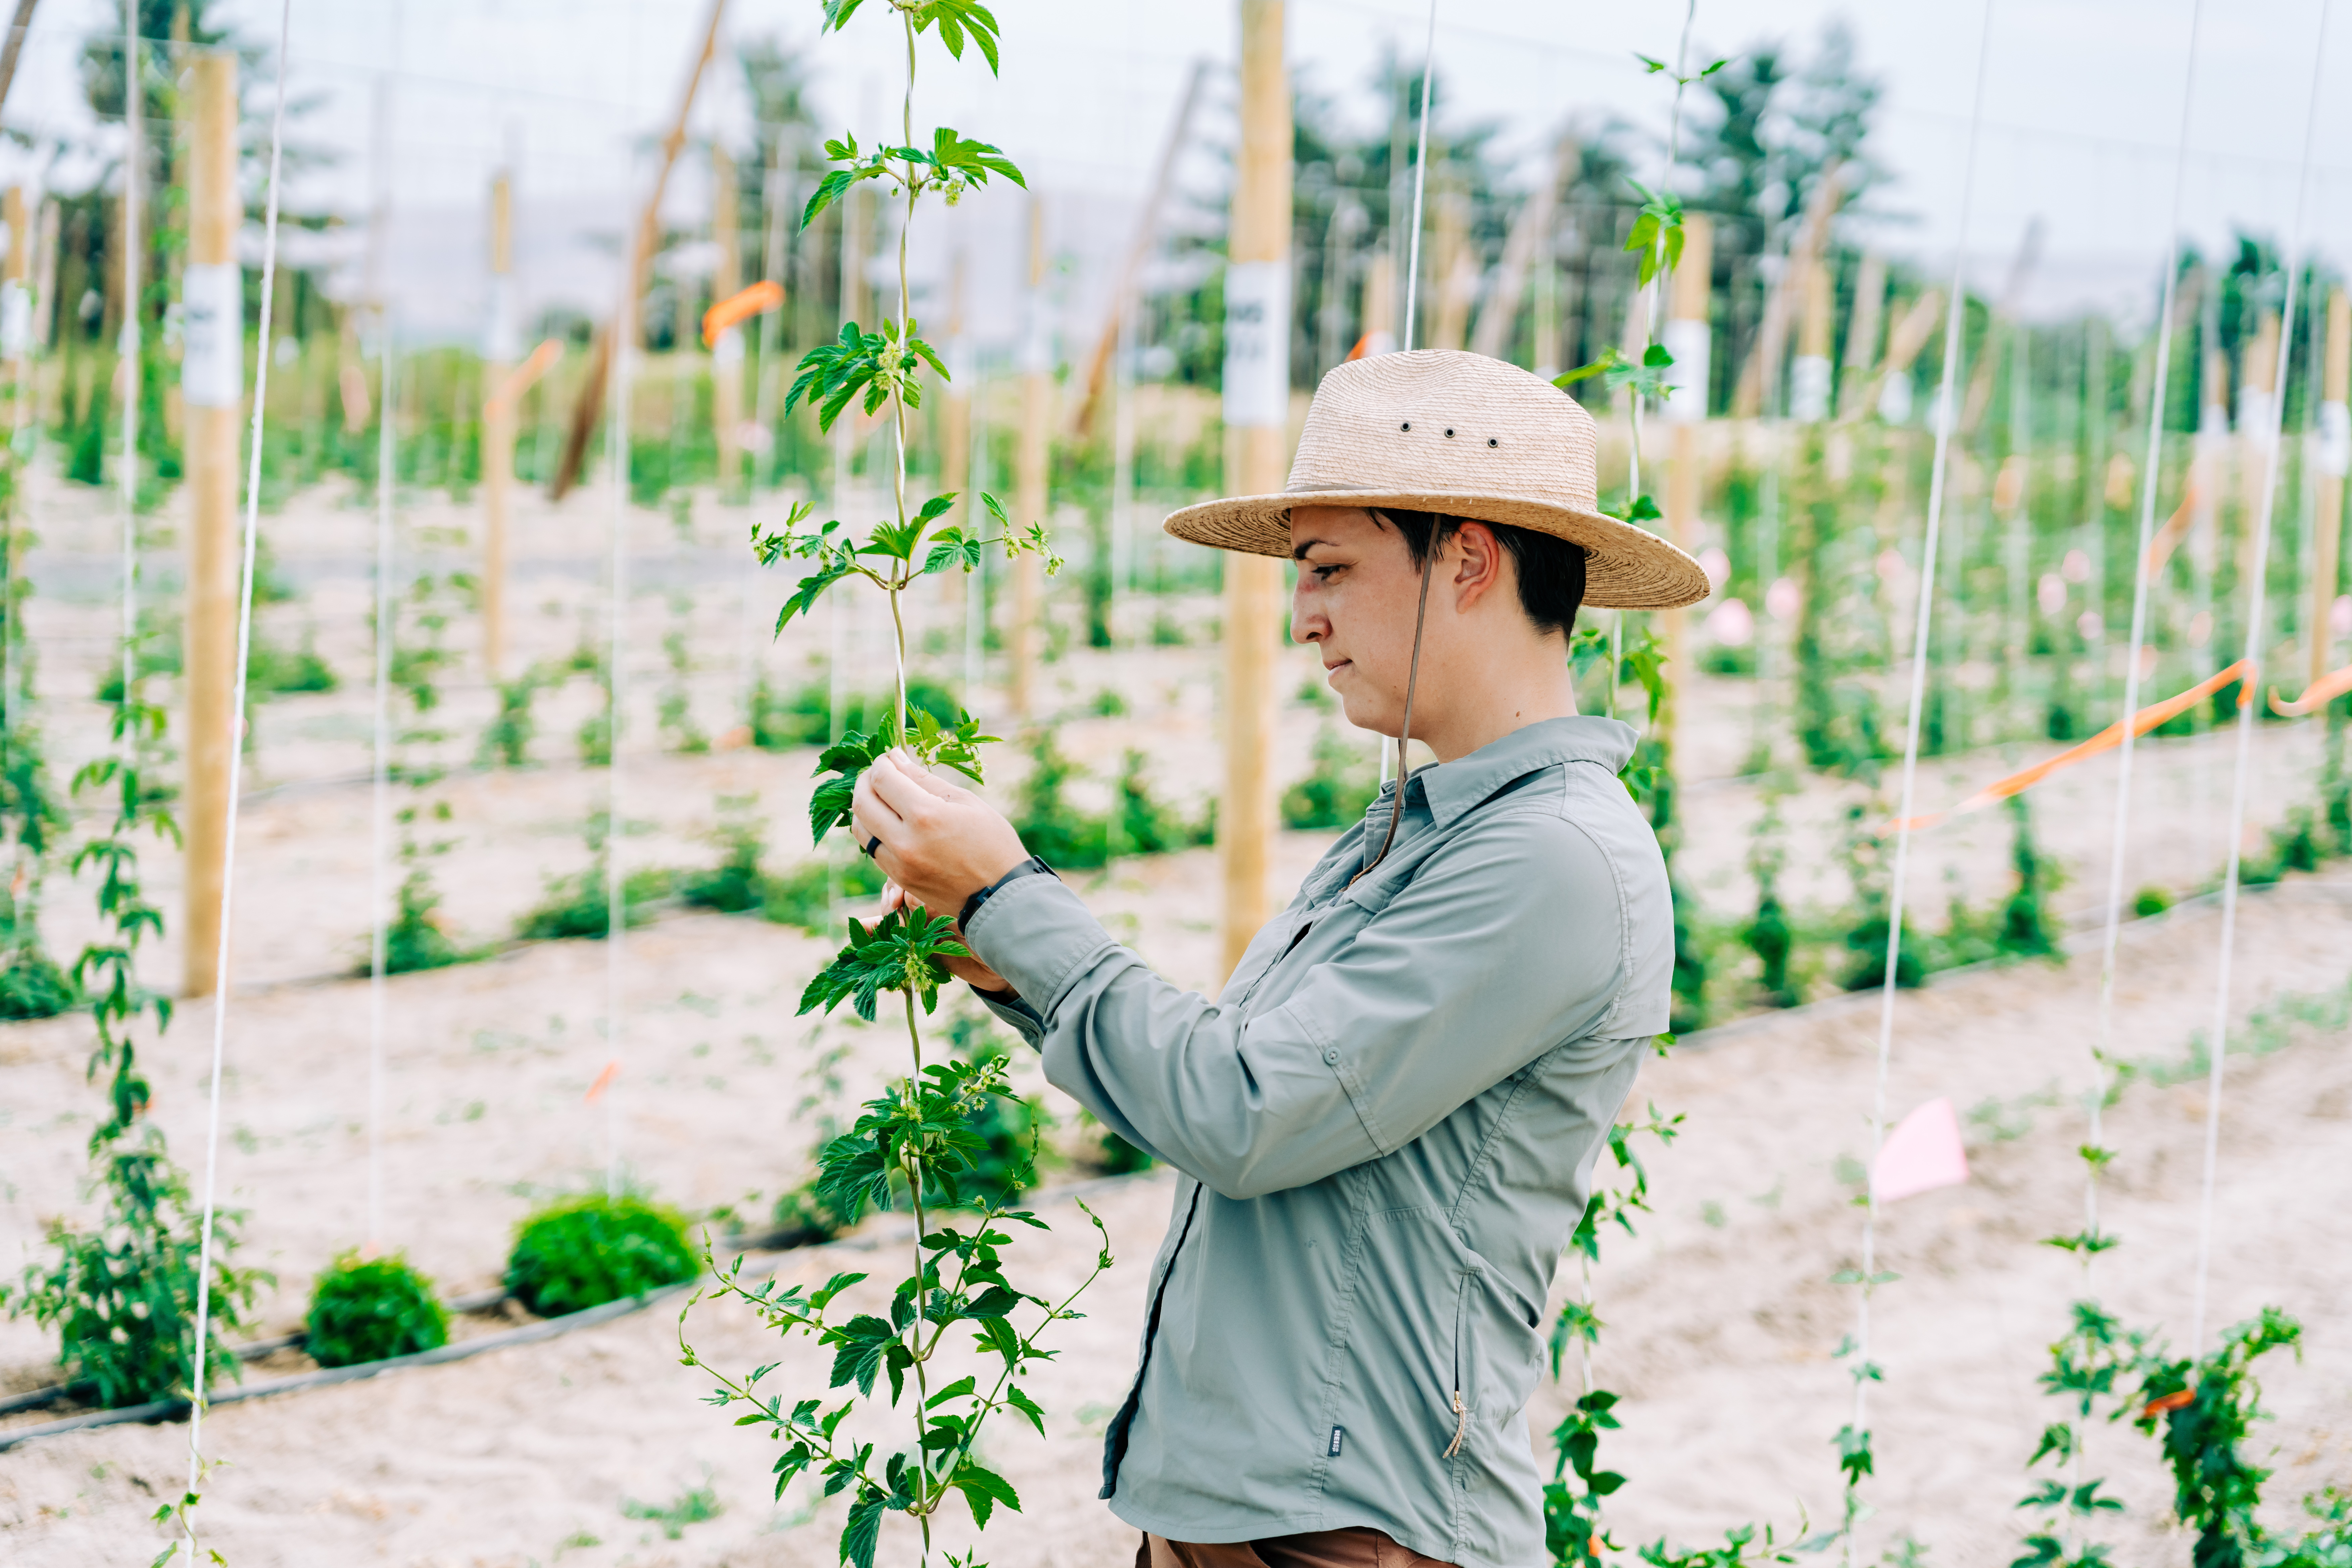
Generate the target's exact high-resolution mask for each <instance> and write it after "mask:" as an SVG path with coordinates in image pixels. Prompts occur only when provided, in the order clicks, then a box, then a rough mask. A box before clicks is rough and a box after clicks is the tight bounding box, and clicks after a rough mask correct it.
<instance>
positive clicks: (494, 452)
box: [482, 170, 521, 680]
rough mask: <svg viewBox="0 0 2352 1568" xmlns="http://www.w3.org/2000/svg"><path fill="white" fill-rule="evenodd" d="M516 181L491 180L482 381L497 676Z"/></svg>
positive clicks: (510, 455) (486, 599)
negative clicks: (485, 390) (485, 391)
mask: <svg viewBox="0 0 2352 1568" xmlns="http://www.w3.org/2000/svg"><path fill="white" fill-rule="evenodd" d="M514 312H515V305H514V183H513V181H512V180H511V179H510V178H509V176H508V175H507V174H506V173H505V172H504V171H503V170H502V171H500V172H499V174H498V175H497V176H496V177H494V178H493V179H492V180H491V181H490V320H489V325H488V332H487V333H486V341H485V342H484V344H483V359H484V362H485V363H484V365H483V373H482V383H483V384H484V386H485V387H487V388H488V391H489V393H490V395H489V396H488V398H486V399H485V400H484V403H483V408H482V666H483V668H485V669H487V670H488V672H489V677H490V679H492V680H496V679H499V677H500V676H501V675H503V674H504V673H505V672H506V651H507V615H506V604H507V519H508V511H509V506H510V505H511V502H512V492H513V489H514V444H515V414H516V410H515V406H514V400H513V399H512V398H509V397H508V396H505V395H503V394H504V389H505V386H506V381H507V376H508V375H509V373H510V372H511V371H512V369H513V367H514V359H515V353H516V351H517V350H518V349H519V348H520V346H521V345H520V343H519V342H517V341H516V331H515V313H514Z"/></svg>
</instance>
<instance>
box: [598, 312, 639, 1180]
mask: <svg viewBox="0 0 2352 1568" xmlns="http://www.w3.org/2000/svg"><path fill="white" fill-rule="evenodd" d="M635 310H636V301H635V294H634V291H633V290H632V292H631V293H630V296H629V298H628V300H626V302H625V304H624V306H623V312H622V315H621V317H620V318H619V320H618V321H617V322H616V330H615V331H614V334H613V358H612V363H611V365H610V367H609V374H610V375H611V377H612V380H611V384H610V386H609V387H608V389H607V391H606V394H605V401H606V402H608V403H609V404H611V405H612V411H613V426H612V434H611V435H610V436H609V437H606V440H607V443H608V444H609V446H610V447H611V450H610V451H609V452H608V453H607V455H606V456H607V458H608V460H609V462H610V464H611V467H612V482H613V563H612V570H613V609H612V644H611V647H610V648H609V650H608V651H607V653H606V656H605V662H606V669H607V672H608V676H607V687H608V689H609V690H610V692H611V697H610V699H609V701H610V704H611V706H610V707H609V708H608V709H607V710H606V731H607V732H606V735H605V742H604V744H605V753H606V759H607V760H606V764H605V780H604V922H605V929H604V1044H605V1047H606V1048H607V1050H608V1052H609V1053H610V1059H609V1061H608V1062H607V1064H606V1066H605V1068H604V1074H603V1075H602V1076H603V1077H604V1195H605V1197H606V1198H608V1199H616V1198H618V1197H619V1196H620V1195H621V1081H620V1079H621V1075H620V1066H621V956H622V954H621V942H622V935H621V933H622V932H623V931H625V930H627V929H628V923H629V922H628V910H627V909H626V908H625V905H626V902H627V880H626V878H625V876H624V874H623V871H622V868H621V707H622V702H623V698H624V688H623V683H622V682H623V674H622V662H623V659H624V658H625V656H626V654H627V652H628V632H629V552H628V539H629V372H630V370H631V369H632V368H633V367H632V365H631V364H630V363H629V362H630V356H631V353H632V350H633V347H634V339H635V335H636V332H635V322H634V321H633V319H632V316H633V313H634V312H635Z"/></svg>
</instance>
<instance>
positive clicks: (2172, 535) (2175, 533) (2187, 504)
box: [2147, 474, 2197, 577]
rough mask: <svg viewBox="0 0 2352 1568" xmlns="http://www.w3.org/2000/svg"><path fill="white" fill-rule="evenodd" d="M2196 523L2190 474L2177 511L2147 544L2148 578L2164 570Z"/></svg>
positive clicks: (2194, 491) (2194, 487)
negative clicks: (2187, 486) (2173, 553)
mask: <svg viewBox="0 0 2352 1568" xmlns="http://www.w3.org/2000/svg"><path fill="white" fill-rule="evenodd" d="M2196 523H2197V479H2196V476H2194V475H2193V474H2192V475H2191V476H2190V477H2189V488H2188V490H2187V491H2186V493H2184V494H2183V495H2182V496H2181V498H2180V506H2179V510H2176V511H2174V512H2173V514H2172V515H2171V516H2170V517H2168V518H2166V519H2165V520H2164V526H2163V527H2162V528H2159V529H2158V530H2157V531H2156V537H2155V538H2154V539H2151V540H2149V541H2148V542H2147V574H2148V575H2149V576H2151V577H2153V576H2155V575H2156V574H2157V573H2158V572H2160V571H2162V570H2163V569H2164V563H2166V562H2168V561H2169V560H2171V559H2172V552H2174V551H2176V550H2178V549H2179V548H2180V542H2181V541H2182V540H2184V539H2186V538H2188V537H2189V530H2190V529H2191V528H2193V527H2195V526H2196Z"/></svg>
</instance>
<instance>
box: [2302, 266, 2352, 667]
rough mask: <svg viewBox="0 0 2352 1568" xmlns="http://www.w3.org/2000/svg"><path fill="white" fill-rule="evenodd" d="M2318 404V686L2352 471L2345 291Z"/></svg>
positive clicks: (2314, 643) (2350, 314) (2330, 308)
mask: <svg viewBox="0 0 2352 1568" xmlns="http://www.w3.org/2000/svg"><path fill="white" fill-rule="evenodd" d="M2321 388H2322V390H2321V393H2320V398H2321V401H2320V405H2319V463H2318V465H2317V466H2318V468H2319V484H2318V486H2317V487H2316V489H2317V493H2316V495H2315V498H2314V499H2315V509H2314V510H2313V513H2312V520H2313V524H2314V533H2313V537H2312V563H2311V637H2310V639H2309V640H2310V643H2311V679H2312V680H2313V681H2315V682H2316V681H2317V680H2318V679H2319V678H2320V677H2321V676H2323V675H2325V674H2326V673H2327V669H2328V666H2329V664H2330V663H2331V658H2330V654H2329V645H2330V643H2331V641H2332V640H2333V639H2332V637H2330V635H2329V634H2330V630H2331V627H2330V626H2329V619H2328V618H2329V616H2333V615H2334V614H2335V612H2336V576H2337V574H2338V573H2339V572H2341V571H2342V569H2343V568H2342V565H2341V563H2342V561H2343V544H2344V473H2345V470H2346V469H2347V468H2352V410H2348V409H2347V406H2346V398H2347V395H2352V300H2347V299H2346V297H2345V294H2344V290H2343V289H2330V290H2329V291H2328V295H2327V362H2326V369H2325V370H2324V372H2323V373H2322V375H2321Z"/></svg>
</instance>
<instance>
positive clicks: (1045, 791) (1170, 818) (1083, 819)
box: [1013, 725, 1215, 870]
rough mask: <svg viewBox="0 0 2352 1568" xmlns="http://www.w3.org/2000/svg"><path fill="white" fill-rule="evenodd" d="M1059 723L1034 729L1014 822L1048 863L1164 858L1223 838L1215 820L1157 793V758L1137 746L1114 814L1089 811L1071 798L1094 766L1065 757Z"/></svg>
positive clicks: (1076, 865) (1079, 866) (1074, 866)
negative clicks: (1153, 773)
mask: <svg viewBox="0 0 2352 1568" xmlns="http://www.w3.org/2000/svg"><path fill="white" fill-rule="evenodd" d="M1059 742H1060V736H1059V734H1058V732H1057V731H1055V729H1054V727H1053V726H1051V725H1046V726H1044V727H1041V728H1039V729H1037V730H1034V731H1031V733H1030V736H1029V761H1030V768H1029V773H1028V775H1027V776H1026V777H1025V778H1024V779H1023V780H1022V781H1021V786H1020V788H1019V789H1018V790H1017V791H1016V792H1015V794H1014V800H1013V826H1014V827H1015V828H1017V829H1018V830H1019V831H1020V834H1021V841H1022V842H1023V843H1024V844H1025V845H1027V846H1028V847H1029V848H1030V849H1031V850H1032V851H1034V853H1036V854H1037V855H1039V856H1042V857H1043V858H1045V862H1046V863H1047V864H1048V865H1052V866H1059V867H1062V868H1066V869H1069V870H1085V869H1090V868H1094V867H1097V866H1101V865H1104V864H1106V863H1107V862H1108V859H1109V858H1110V856H1111V855H1112V854H1113V853H1114V852H1116V853H1118V854H1121V855H1164V854H1168V853H1170V852H1171V851H1174V850H1178V849H1189V848H1192V847H1194V846H1195V845H1201V844H1206V843H1209V842H1211V841H1213V838H1214V837H1215V824H1214V822H1213V820H1211V819H1209V818H1205V817H1204V818H1202V819H1201V820H1199V821H1193V820H1191V819H1188V818H1187V817H1185V816H1184V815H1183V814H1182V813H1181V812H1180V811H1178V810H1177V809H1176V808H1175V807H1174V806H1172V805H1168V804H1167V803H1166V802H1164V801H1161V800H1160V799H1159V798H1158V797H1157V796H1156V795H1154V794H1153V792H1152V788H1151V781H1150V774H1149V773H1148V771H1147V770H1148V769H1149V767H1150V759H1149V758H1148V757H1147V756H1146V755H1145V754H1144V753H1143V752H1139V751H1132V750H1131V751H1129V752H1128V753H1127V756H1126V759H1125V762H1124V763H1123V765H1122V767H1121V769H1120V772H1119V776H1118V784H1117V787H1116V791H1115V794H1114V796H1113V802H1112V809H1111V810H1110V811H1109V812H1105V813H1096V812H1090V811H1087V810H1085V809H1084V808H1083V807H1081V806H1079V805H1077V804H1076V802H1074V801H1072V800H1071V799H1070V798H1069V795H1068V794H1067V791H1068V787H1069V785H1070V784H1072V783H1073V782H1075V781H1076V780H1080V779H1083V778H1084V777H1086V771H1085V770H1084V769H1082V768H1080V767H1079V766H1078V765H1077V764H1076V763H1074V762H1072V761H1071V760H1070V759H1069V758H1068V757H1067V756H1066V755H1064V754H1063V752H1062V750H1061V746H1060V744H1059Z"/></svg>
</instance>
